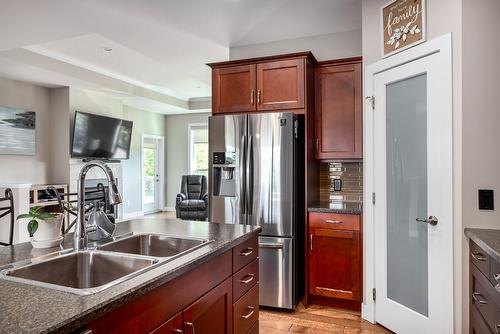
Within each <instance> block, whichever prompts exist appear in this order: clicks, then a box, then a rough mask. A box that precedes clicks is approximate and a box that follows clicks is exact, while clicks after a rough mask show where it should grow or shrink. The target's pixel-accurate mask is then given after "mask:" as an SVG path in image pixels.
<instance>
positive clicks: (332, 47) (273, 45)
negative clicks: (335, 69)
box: [229, 30, 361, 61]
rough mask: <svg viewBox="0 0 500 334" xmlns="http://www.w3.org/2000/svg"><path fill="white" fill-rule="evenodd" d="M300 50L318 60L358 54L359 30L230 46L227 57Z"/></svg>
mask: <svg viewBox="0 0 500 334" xmlns="http://www.w3.org/2000/svg"><path fill="white" fill-rule="evenodd" d="M301 51H312V53H313V54H314V56H315V57H316V59H318V60H319V61H321V60H330V59H339V58H347V57H354V56H360V55H361V30H354V31H347V32H340V33H333V34H327V35H319V36H311V37H304V38H295V39H288V40H282V41H276V42H269V43H261V44H252V45H245V46H237V47H231V48H230V49H229V58H230V59H231V60H234V59H243V58H252V57H262V56H270V55H276V54H284V53H292V52H301Z"/></svg>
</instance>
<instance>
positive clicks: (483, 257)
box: [470, 252, 496, 279]
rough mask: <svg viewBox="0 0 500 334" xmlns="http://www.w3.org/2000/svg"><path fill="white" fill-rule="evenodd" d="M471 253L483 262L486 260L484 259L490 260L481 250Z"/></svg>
mask: <svg viewBox="0 0 500 334" xmlns="http://www.w3.org/2000/svg"><path fill="white" fill-rule="evenodd" d="M470 255H471V256H472V257H473V258H475V259H476V260H478V261H481V262H484V261H486V260H488V258H487V257H486V256H484V255H483V254H481V253H479V252H473V253H471V254H470ZM495 279H496V277H495Z"/></svg>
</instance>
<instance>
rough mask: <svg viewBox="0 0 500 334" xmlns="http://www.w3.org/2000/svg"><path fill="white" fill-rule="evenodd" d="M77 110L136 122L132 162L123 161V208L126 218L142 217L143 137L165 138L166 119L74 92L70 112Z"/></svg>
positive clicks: (103, 96) (108, 99) (99, 96)
mask: <svg viewBox="0 0 500 334" xmlns="http://www.w3.org/2000/svg"><path fill="white" fill-rule="evenodd" d="M75 110H78V111H84V112H89V113H93V114H101V115H106V116H111V117H116V118H123V119H127V120H131V121H133V122H134V125H133V131H132V142H131V147H130V159H129V160H123V161H122V163H121V165H122V170H123V181H122V186H123V194H122V197H123V204H122V205H123V215H124V216H128V215H133V214H135V213H139V212H140V211H141V210H142V194H141V183H142V181H141V140H142V134H143V133H144V134H151V135H157V136H164V135H165V120H164V117H165V116H163V115H161V114H156V113H152V112H148V111H144V110H140V109H137V108H133V107H130V106H126V105H123V104H122V102H121V100H119V99H116V98H113V97H110V96H109V95H106V94H102V93H97V92H91V91H85V90H81V89H77V88H71V90H70V112H71V114H72V115H73V113H74V112H75ZM72 117H73V116H72ZM164 179H165V178H164Z"/></svg>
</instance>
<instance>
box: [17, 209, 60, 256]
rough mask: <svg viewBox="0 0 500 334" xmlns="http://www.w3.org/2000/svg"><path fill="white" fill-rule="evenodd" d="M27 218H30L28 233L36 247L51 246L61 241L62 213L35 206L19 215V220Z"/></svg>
mask: <svg viewBox="0 0 500 334" xmlns="http://www.w3.org/2000/svg"><path fill="white" fill-rule="evenodd" d="M26 218H28V219H29V222H28V233H29V235H30V240H31V244H32V245H33V247H34V248H50V247H55V246H58V245H59V244H60V243H61V241H62V239H63V237H62V236H61V226H62V222H63V214H62V213H51V212H45V211H43V207H41V206H34V207H32V208H30V211H29V212H28V213H27V214H22V215H19V216H17V220H19V219H26Z"/></svg>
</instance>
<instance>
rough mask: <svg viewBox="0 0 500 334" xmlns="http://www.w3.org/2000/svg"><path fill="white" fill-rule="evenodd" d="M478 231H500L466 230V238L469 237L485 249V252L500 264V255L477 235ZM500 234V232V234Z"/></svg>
mask: <svg viewBox="0 0 500 334" xmlns="http://www.w3.org/2000/svg"><path fill="white" fill-rule="evenodd" d="M476 230H482V231H488V230H491V231H500V230H494V229H480V228H469V227H467V228H465V229H464V233H465V236H467V237H468V238H469V239H471V240H472V241H474V242H475V243H476V244H477V245H478V246H479V247H481V248H482V249H484V251H485V252H486V253H487V254H488V255H489V256H491V257H492V258H493V259H494V260H495V261H497V262H500V253H499V252H498V251H497V250H495V249H493V248H492V247H491V246H490V245H489V244H488V243H487V242H486V241H484V240H483V238H481V237H480V236H478V235H477V234H476ZM499 233H500V232H499Z"/></svg>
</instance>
